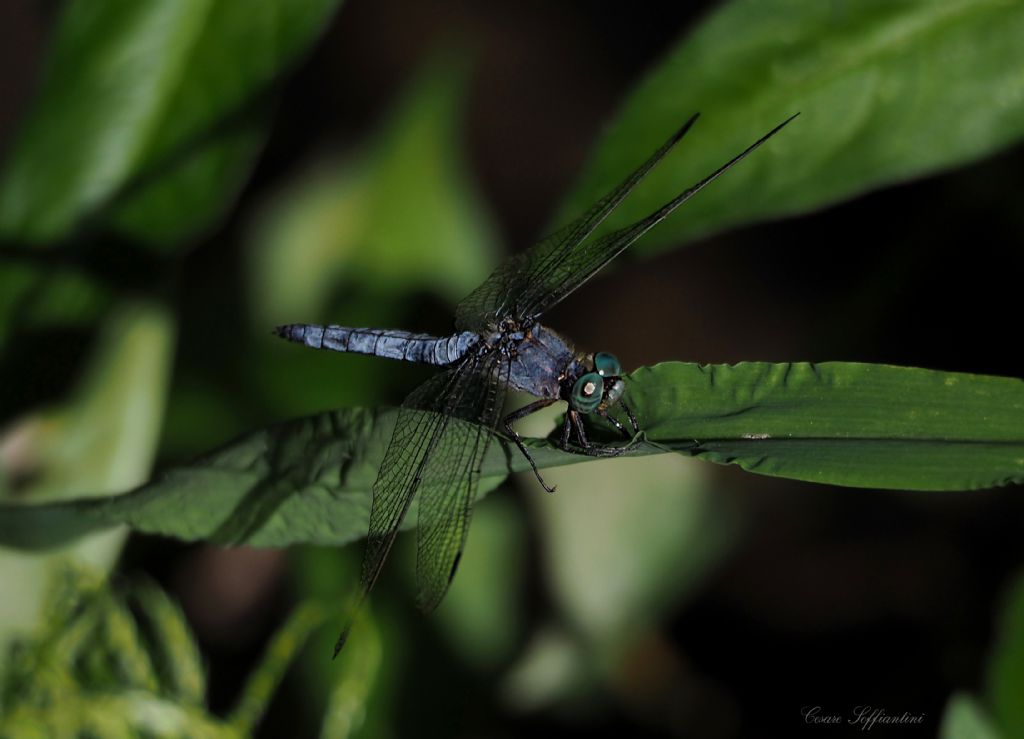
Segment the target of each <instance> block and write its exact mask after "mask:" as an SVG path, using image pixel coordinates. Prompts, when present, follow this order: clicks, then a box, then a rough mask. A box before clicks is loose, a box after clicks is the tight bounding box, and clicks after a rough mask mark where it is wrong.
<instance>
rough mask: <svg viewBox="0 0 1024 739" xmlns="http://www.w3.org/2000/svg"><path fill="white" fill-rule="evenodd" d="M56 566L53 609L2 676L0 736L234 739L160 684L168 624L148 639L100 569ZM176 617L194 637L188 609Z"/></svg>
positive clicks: (18, 646)
mask: <svg viewBox="0 0 1024 739" xmlns="http://www.w3.org/2000/svg"><path fill="white" fill-rule="evenodd" d="M49 569H50V572H49V577H48V578H47V580H48V583H47V588H48V592H47V594H46V595H47V605H48V607H47V608H46V609H45V610H44V611H43V613H42V617H41V618H40V620H39V621H38V622H37V624H36V626H35V629H34V633H33V634H32V636H31V637H27V638H25V639H22V640H20V641H18V642H16V643H15V645H14V648H13V649H12V650H11V651H12V656H11V658H10V660H9V662H8V665H7V668H6V669H5V670H4V671H3V672H2V675H0V735H3V736H5V737H29V736H33V737H34V736H95V737H122V736H141V735H146V736H196V737H200V736H204V737H229V736H232V735H231V734H229V733H228V732H227V731H226V727H224V726H222V725H219V724H218V723H217V720H216V719H214V718H213V717H211V716H209V715H208V714H207V713H206V711H205V709H204V708H202V706H201V705H182V704H178V703H175V701H174V700H173V694H172V693H171V691H168V690H167V689H166V688H167V686H164V685H162V684H161V683H160V682H159V681H158V679H157V676H156V674H155V673H154V672H153V669H152V667H153V663H154V660H153V659H152V656H151V654H150V652H149V651H148V650H149V648H150V646H151V645H152V644H157V643H160V642H161V641H162V637H163V636H164V634H163V632H162V631H161V627H162V625H163V623H162V622H161V623H153V624H151V625H152V626H153V627H154V632H153V634H152V639H151V640H149V641H146V640H143V639H141V638H140V632H139V629H138V628H137V624H136V622H135V620H134V618H133V616H132V613H131V611H130V609H129V608H128V604H127V601H126V599H125V596H124V594H123V593H121V592H119V591H115V590H112V589H111V588H110V586H109V585H108V584H107V582H106V578H104V577H103V576H102V575H101V573H100V572H98V571H95V570H92V569H91V568H85V567H81V566H77V565H73V564H71V563H69V562H65V563H64V564H63V565H62V566H59V567H51V568H49ZM174 618H175V619H177V622H176V623H175V624H174V627H173V629H174V631H181V632H183V633H185V634H186V636H187V639H189V640H190V641H191V640H192V636H191V634H190V632H189V631H188V626H187V624H185V623H184V620H183V619H182V618H181V615H180V612H175V615H174ZM192 649H194V646H193V647H192Z"/></svg>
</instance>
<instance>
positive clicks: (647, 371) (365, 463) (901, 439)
mask: <svg viewBox="0 0 1024 739" xmlns="http://www.w3.org/2000/svg"><path fill="white" fill-rule="evenodd" d="M628 382H629V387H628V389H627V393H628V397H629V398H630V400H631V403H632V404H633V405H634V407H635V409H636V411H637V415H638V417H639V418H640V421H641V425H642V426H643V428H644V431H645V433H646V435H647V438H648V439H649V440H650V442H652V443H641V444H639V445H637V446H636V447H635V448H634V449H632V450H630V451H629V452H628V453H629V454H634V455H636V454H652V453H657V452H659V451H667V450H677V451H681V452H684V453H686V454H691V455H694V456H697V457H699V458H701V459H706V460H708V461H712V462H718V463H723V464H738V465H739V466H741V467H743V468H744V469H746V470H748V471H751V472H757V473H759V474H765V475H773V476H778V477H789V478H793V479H798V480H809V481H814V482H823V483H831V484H835V485H848V486H853V487H878V488H897V489H899V488H902V489H907V490H969V489H975V488H983V487H992V486H996V485H1005V484H1009V483H1011V482H1018V483H1019V482H1022V481H1024V382H1022V381H1021V380H1017V379H1013V378H1003V377H987V376H982V375H968V374H962V373H953V372H937V371H932V370H923V369H912V368H905V367H890V366H886V365H871V364H854V363H844V362H829V363H824V364H817V365H815V364H809V363H793V364H767V363H757V362H751V363H743V364H738V365H698V364H686V363H679V362H670V363H665V364H660V365H656V366H654V367H649V368H642V369H640V370H638V371H636V372H635V373H633V375H632V376H631V377H630V378H628ZM394 418H395V411H393V410H381V411H372V410H365V409H348V410H341V411H334V412H331V413H324V414H321V415H318V416H312V417H309V418H304V419H300V420H297V421H292V422H289V423H285V424H281V425H280V426H275V427H272V428H270V429H266V430H264V431H259V432H256V433H253V434H250V435H248V436H246V437H244V438H242V439H240V440H239V441H237V442H235V443H234V444H231V445H229V446H227V447H225V448H224V449H222V450H220V451H219V452H216V453H214V454H212V455H210V456H208V457H206V458H204V459H201V460H199V461H198V462H196V463H194V464H192V465H190V466H186V467H179V468H175V469H171V470H169V471H168V472H167V473H165V474H164V475H163V476H161V477H160V478H159V479H157V480H155V481H154V482H152V483H150V484H148V485H145V486H143V487H141V488H139V489H137V490H136V491H134V492H132V493H129V494H126V495H122V496H118V497H115V498H106V499H97V500H84V501H76V502H70V503H59V504H53V505H48V506H20V507H19V506H7V507H2V508H0V544H4V545H8V546H16V547H24V548H39V547H49V546H54V545H56V544H58V543H60V542H63V541H66V540H67V539H69V538H72V537H75V536H80V535H82V534H84V533H86V532H88V531H91V530H94V529H96V528H103V527H105V526H110V525H113V524H115V523H126V524H129V525H130V526H132V527H133V528H135V529H136V530H139V531H144V532H147V533H153V534H163V535H167V536H175V537H178V538H182V539H188V540H196V539H205V540H210V541H214V542H217V543H221V544H251V545H255V546H285V545H288V544H292V543H296V542H311V543H320V544H342V543H346V542H349V541H353V540H355V539H358V538H359V537H361V536H362V535H363V534H364V533H365V531H366V525H367V520H368V512H369V506H370V491H371V489H372V485H373V481H374V479H375V477H376V470H377V465H378V464H379V462H380V459H381V458H382V457H383V453H384V448H385V446H386V444H387V441H388V439H389V438H390V433H391V429H392V427H393V424H394ZM594 436H595V438H604V439H605V440H609V439H614V438H615V437H613V436H611V435H608V432H607V431H606V430H605V431H602V430H600V429H594ZM528 443H529V446H530V447H531V450H532V452H533V455H534V458H535V459H536V461H537V464H538V466H540V467H551V466H557V465H564V464H573V463H578V462H581V461H586V460H591V459H593V458H592V457H587V456H584V455H580V454H571V453H568V452H563V451H561V450H560V449H558V448H557V446H556V445H555V443H554V442H553V441H551V440H540V439H534V440H531V441H530V442H528ZM618 443H621V441H620V442H618ZM526 469H528V465H527V463H526V461H525V459H524V458H523V456H522V455H521V454H519V453H518V451H517V450H516V449H515V447H514V446H513V445H511V444H510V443H501V444H494V445H492V447H491V450H490V452H489V453H488V456H487V457H486V458H485V459H484V461H483V464H482V468H481V494H483V493H485V492H487V491H489V490H491V489H493V488H494V487H495V486H496V485H498V484H499V483H500V482H501V481H502V480H503V479H504V478H505V476H506V475H507V474H508V473H509V472H510V471H523V470H526ZM414 518H415V515H414V514H411V515H410V516H409V519H408V521H407V524H408V525H412V524H413V519H414Z"/></svg>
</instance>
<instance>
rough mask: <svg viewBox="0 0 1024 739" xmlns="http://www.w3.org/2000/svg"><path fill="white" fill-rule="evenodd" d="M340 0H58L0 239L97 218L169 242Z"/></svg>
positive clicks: (258, 127) (238, 172)
mask: <svg viewBox="0 0 1024 739" xmlns="http://www.w3.org/2000/svg"><path fill="white" fill-rule="evenodd" d="M337 5H338V0H298V1H291V2H285V1H284V0H273V1H272V2H264V3H257V4H250V3H236V2H231V1H230V0H180V1H179V0H157V1H156V2H150V3H119V2H110V1H109V0H107V1H104V2H90V3H69V4H67V6H66V8H65V9H64V12H63V13H62V14H61V16H60V20H59V22H58V27H57V30H56V32H55V34H54V39H53V43H52V48H51V52H50V55H49V59H48V63H47V66H46V70H45V73H44V75H43V79H42V84H41V87H40V90H39V92H38V94H37V96H36V100H35V101H34V104H33V106H32V107H31V109H30V111H29V113H28V116H27V118H26V120H25V121H24V125H23V127H22V132H21V135H20V137H19V138H18V140H17V141H16V142H15V145H14V147H13V149H12V152H11V155H10V157H9V159H8V161H7V162H6V168H5V171H4V173H3V177H2V178H0V237H2V238H3V239H5V240H9V241H13V242H21V243H26V244H35V245H38V244H45V243H47V242H54V241H57V240H59V239H61V238H64V237H66V236H67V235H68V234H69V233H70V232H72V231H73V230H74V229H75V228H76V227H77V226H78V225H79V224H80V223H81V222H83V221H85V220H87V219H90V218H97V217H99V218H104V219H107V220H108V221H109V223H111V224H113V225H114V226H115V227H116V228H118V229H119V230H120V231H121V232H122V233H125V234H128V235H131V236H134V237H137V238H139V239H141V240H143V241H146V242H150V243H154V244H158V245H163V246H165V247H167V246H169V245H171V244H172V243H174V242H176V241H178V240H180V239H182V238H184V237H185V236H188V235H190V234H192V233H194V232H195V231H196V230H197V229H200V228H203V227H204V226H206V225H208V224H209V222H210V221H211V220H212V219H213V218H214V217H215V216H216V215H217V214H218V213H220V211H221V210H222V209H223V208H224V207H225V206H226V205H227V204H228V203H229V202H230V201H231V200H232V199H233V196H234V194H235V193H236V192H237V190H238V188H239V187H240V186H241V183H242V181H243V179H244V175H245V173H246V172H247V171H248V168H249V166H251V163H252V161H253V160H254V157H255V155H256V153H257V152H258V151H259V148H260V145H261V144H262V141H263V138H264V132H265V128H266V122H267V121H266V117H265V116H264V115H262V113H261V112H260V111H258V110H250V109H249V107H248V106H250V105H251V104H252V103H253V102H254V100H255V98H257V97H258V96H259V95H261V94H262V93H264V92H265V91H266V90H267V89H268V86H269V85H270V84H271V83H273V82H274V80H275V79H276V78H277V77H278V76H279V75H280V74H281V72H282V71H283V70H285V69H286V68H287V67H288V66H289V65H291V64H293V63H294V62H295V60H296V58H297V57H298V55H299V54H300V53H301V52H302V51H303V50H305V49H306V48H308V46H309V44H310V43H311V42H312V41H313V39H315V38H316V35H317V33H318V32H319V30H320V29H321V28H322V27H323V25H324V24H325V22H326V21H327V20H328V19H329V17H330V15H331V13H333V11H334V9H335V8H336V7H337ZM257 107H258V106H257Z"/></svg>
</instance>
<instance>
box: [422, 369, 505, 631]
mask: <svg viewBox="0 0 1024 739" xmlns="http://www.w3.org/2000/svg"><path fill="white" fill-rule="evenodd" d="M509 368H510V364H509V361H508V359H507V358H505V357H502V356H501V355H499V354H498V353H496V352H494V353H491V354H489V355H486V356H484V357H483V358H482V359H481V360H480V362H479V364H478V365H477V366H475V367H472V368H470V371H471V372H472V374H473V375H474V376H475V377H474V381H473V382H470V383H467V387H466V388H465V389H464V391H463V392H461V393H460V395H459V403H458V407H457V408H455V409H454V411H453V416H452V418H451V420H450V421H449V423H448V425H447V427H446V428H445V430H444V434H443V435H442V437H441V439H440V440H439V441H438V444H437V446H436V448H435V449H434V451H433V454H431V456H430V458H429V459H428V460H427V462H426V464H425V465H424V468H423V476H422V482H421V484H420V494H419V526H418V527H417V529H416V584H417V598H416V600H417V604H418V606H419V607H420V609H421V610H423V611H424V612H430V611H432V610H433V609H434V608H436V607H437V606H438V604H439V603H440V602H441V600H442V599H443V598H444V595H445V593H447V592H448V586H449V584H450V583H451V580H452V578H453V577H454V576H455V570H456V568H457V567H458V564H459V560H460V559H461V557H462V550H463V547H464V546H465V543H466V534H467V532H468V531H469V521H470V516H471V514H472V510H473V502H474V501H475V499H476V493H477V487H478V485H479V482H480V464H481V462H482V460H483V458H484V455H485V454H486V453H487V449H488V447H489V446H490V443H491V441H492V437H493V430H494V428H495V426H496V425H497V423H498V416H499V414H500V413H501V410H502V406H503V405H504V399H505V391H506V389H507V387H508V372H509Z"/></svg>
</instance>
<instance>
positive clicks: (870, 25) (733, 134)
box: [562, 0, 1024, 249]
mask: <svg viewBox="0 0 1024 739" xmlns="http://www.w3.org/2000/svg"><path fill="white" fill-rule="evenodd" d="M1021 38H1024V5H1022V4H1021V3H1016V2H1005V1H1004V0H946V1H945V2H931V1H930V0H914V1H913V2H895V3H894V2H889V0H860V1H859V2H806V1H805V0H775V1H774V2H764V1H763V0H733V2H729V3H726V4H724V5H723V6H722V7H720V8H719V9H718V10H716V11H715V12H714V13H712V14H711V15H710V16H709V17H708V18H707V19H705V21H704V22H703V23H701V24H700V25H699V26H698V27H697V28H696V30H695V31H694V32H692V33H691V34H689V35H688V36H687V37H686V38H684V39H683V40H681V41H680V42H679V43H678V44H677V45H676V47H675V48H673V49H672V50H671V51H670V52H669V53H668V55H667V56H666V58H665V60H664V61H663V62H662V63H661V64H660V65H659V66H657V67H656V68H655V69H654V71H653V72H652V73H651V74H650V75H648V77H647V79H646V80H644V81H643V82H642V83H641V84H640V85H638V86H637V88H636V89H635V91H634V92H633V93H632V94H631V96H630V97H629V98H628V99H627V101H626V103H625V105H624V107H623V109H622V112H621V113H620V115H619V116H618V118H617V120H616V121H615V122H614V124H613V125H612V126H611V127H610V129H609V131H608V133H607V135H606V136H604V138H603V139H602V141H601V142H600V144H599V145H598V147H597V149H596V152H595V155H594V158H593V159H592V162H591V164H590V166H589V167H588V168H587V170H586V172H585V174H584V175H583V177H582V178H581V180H580V182H579V184H578V185H577V186H576V187H575V188H574V189H573V190H572V193H571V195H570V197H569V198H568V200H567V203H566V207H565V208H564V210H563V211H562V216H563V218H562V220H569V218H571V217H573V216H575V215H577V214H578V213H580V212H582V211H584V210H585V209H586V208H587V207H589V206H590V204H591V203H593V202H594V201H596V200H597V199H598V198H600V197H602V196H603V195H604V194H605V193H606V192H608V191H609V190H610V189H611V188H612V187H613V186H614V185H615V184H617V183H618V182H619V181H620V180H621V179H622V177H623V176H624V175H625V173H627V172H630V171H632V170H633V168H634V167H636V166H637V165H638V164H639V163H640V162H642V161H643V160H644V159H646V158H647V157H648V156H649V155H650V153H651V152H652V151H653V150H654V149H655V147H657V146H658V145H659V144H660V143H661V142H662V141H664V140H665V139H666V138H667V137H668V135H669V134H670V133H671V132H672V131H674V130H675V129H676V128H678V127H679V125H680V124H681V123H682V122H683V121H684V120H686V119H687V118H688V117H689V116H690V115H691V114H692V113H694V112H695V111H701V112H702V113H703V114H704V117H703V118H702V119H701V121H700V122H699V123H698V125H697V127H696V128H694V130H693V131H692V132H691V133H690V134H689V136H688V137H687V139H688V140H687V141H684V142H683V143H682V144H681V145H680V147H679V148H680V151H678V152H675V153H673V154H672V155H671V156H670V157H669V158H668V159H667V160H666V161H665V162H664V163H663V164H662V165H661V166H659V167H658V168H657V169H656V170H655V171H654V172H652V173H651V175H650V177H649V178H648V180H649V181H648V182H647V183H645V184H644V185H643V186H641V187H640V188H638V190H637V192H636V193H635V194H633V195H632V196H630V197H629V198H628V199H627V200H626V201H625V202H624V203H623V204H622V206H620V207H619V209H618V210H617V211H616V213H615V214H614V215H613V216H612V217H610V218H609V219H608V223H607V227H608V229H609V230H610V229H611V228H616V227H621V226H624V225H626V224H628V223H631V222H633V221H635V220H638V219H640V218H642V217H643V216H645V215H647V214H648V213H650V212H651V211H653V210H655V209H656V208H658V207H660V206H661V205H662V204H663V203H664V202H666V201H668V200H669V199H671V198H672V197H674V196H675V195H676V194H677V193H679V192H680V191H681V190H683V189H684V188H685V187H687V186H689V185H690V184H691V183H693V182H696V181H697V180H698V179H699V178H701V177H703V176H704V175H706V174H708V173H710V172H712V171H713V170H714V169H715V168H717V167H718V166H719V165H721V164H722V163H724V162H725V161H727V160H728V159H729V157H731V156H733V155H734V154H736V153H738V152H739V151H742V150H743V148H745V147H746V146H747V145H748V144H750V143H752V142H753V141H755V140H756V139H757V138H758V137H759V136H761V135H762V134H763V133H765V132H766V131H768V130H769V129H770V128H771V127H773V126H774V125H776V124H777V123H779V122H781V121H782V120H784V119H785V118H786V117H788V116H790V115H792V114H793V113H796V112H798V111H800V112H802V113H803V115H801V117H800V118H798V119H797V120H796V121H794V122H793V123H792V124H791V125H790V126H789V127H788V128H787V129H786V130H785V131H784V132H783V133H782V134H780V135H779V136H777V137H776V138H775V139H773V140H772V141H771V142H770V143H769V144H767V145H766V146H765V147H764V148H763V149H761V150H759V151H758V152H756V153H755V154H754V155H753V156H751V157H750V158H749V159H747V160H745V161H744V162H743V163H742V164H741V165H740V166H738V167H736V168H735V169H733V170H732V171H730V172H729V173H728V175H727V176H725V177H723V178H722V179H720V180H718V181H717V182H715V183H714V185H713V186H712V187H709V188H708V189H707V190H706V191H704V192H702V193H700V195H698V196H697V198H696V199H695V200H694V202H693V203H692V204H691V205H689V206H687V207H686V208H683V209H681V212H680V213H678V214H676V215H674V216H673V217H671V218H669V219H668V220H667V222H666V223H665V224H663V225H662V226H660V227H658V228H656V229H654V230H653V231H652V232H651V234H650V235H649V236H647V237H646V238H645V239H644V242H643V245H642V247H641V248H644V249H655V248H664V247H666V246H669V245H673V244H679V243H682V242H685V241H687V240H691V239H693V238H696V237H698V236H701V235H704V234H707V233H710V232H712V231H717V230H721V229H723V228H727V227H730V226H735V225H737V224H741V223H745V222H748V221H751V220H754V219H758V218H765V217H779V216H783V215H790V214H794V213H801V212H805V211H808V210H811V209H814V208H820V207H822V206H824V205H827V204H830V203H834V202H837V201H839V200H842V199H846V198H850V197H852V196H854V195H857V194H859V193H862V192H865V191H867V190H870V189H873V188H877V187H881V186H883V185H887V184H892V183H895V182H901V181H904V180H907V179H910V178H913V177H918V176H922V175H925V174H928V173H931V172H935V171H938V170H941V169H946V168H949V167H953V166H957V165H960V164H963V163H966V162H970V161H972V160H975V159H978V158H980V157H983V156H986V155H988V154H991V153H992V152H995V151H998V150H999V149H1001V148H1003V147H1005V146H1007V145H1009V144H1011V143H1012V142H1014V141H1016V140H1017V139H1019V138H1020V136H1021V135H1022V134H1024V104H1022V103H1024V77H1022V76H1021V75H1020V74H1019V70H1020V68H1021V67H1022V66H1024V44H1021V43H1020V39H1021ZM936 70H941V73H936Z"/></svg>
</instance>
